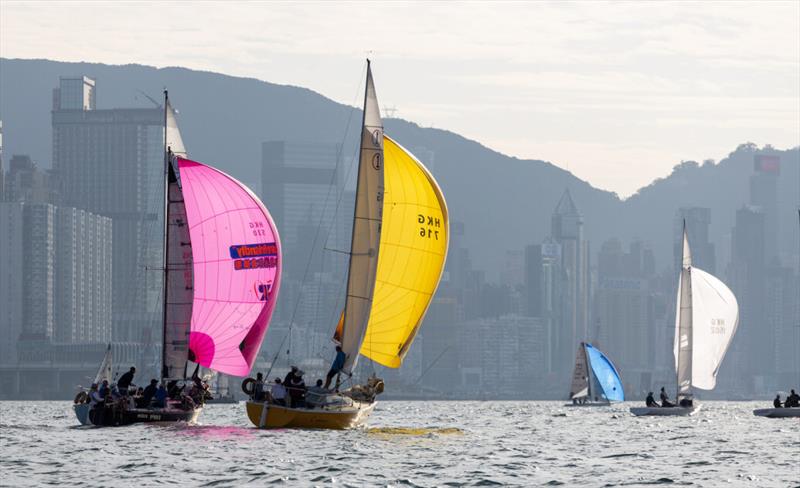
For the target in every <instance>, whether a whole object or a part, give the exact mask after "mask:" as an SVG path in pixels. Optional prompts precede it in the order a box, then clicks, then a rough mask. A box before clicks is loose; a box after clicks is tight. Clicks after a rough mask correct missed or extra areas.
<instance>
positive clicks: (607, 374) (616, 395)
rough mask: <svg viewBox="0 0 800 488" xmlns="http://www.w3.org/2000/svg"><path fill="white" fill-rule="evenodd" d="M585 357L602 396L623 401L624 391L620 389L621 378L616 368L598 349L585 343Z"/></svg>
mask: <svg viewBox="0 0 800 488" xmlns="http://www.w3.org/2000/svg"><path fill="white" fill-rule="evenodd" d="M585 347H586V358H587V359H588V361H589V365H590V366H591V368H592V373H593V374H594V378H595V380H596V381H597V384H598V385H599V386H600V389H601V390H602V395H603V397H604V398H605V399H606V400H608V401H610V402H623V401H625V392H624V391H623V389H622V380H621V379H620V377H619V373H618V372H617V368H615V367H614V365H613V364H612V363H611V360H610V359H608V358H607V357H606V355H605V354H603V353H602V352H601V351H600V350H599V349H597V348H596V347H594V346H592V345H591V344H586V346H585Z"/></svg>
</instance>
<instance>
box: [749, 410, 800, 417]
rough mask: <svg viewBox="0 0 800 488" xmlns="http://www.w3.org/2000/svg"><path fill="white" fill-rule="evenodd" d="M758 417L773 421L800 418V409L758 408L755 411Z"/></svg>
mask: <svg viewBox="0 0 800 488" xmlns="http://www.w3.org/2000/svg"><path fill="white" fill-rule="evenodd" d="M753 415H755V416H756V417H769V418H771V419H780V418H789V417H800V408H794V407H790V408H757V409H755V410H753Z"/></svg>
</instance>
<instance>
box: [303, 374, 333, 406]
mask: <svg viewBox="0 0 800 488" xmlns="http://www.w3.org/2000/svg"><path fill="white" fill-rule="evenodd" d="M328 393H330V391H329V390H326V389H325V388H323V387H322V380H317V384H316V385H314V386H312V387H309V388H308V391H307V392H306V405H308V406H309V407H311V408H314V407H319V406H322V405H324V404H325V397H327V396H328Z"/></svg>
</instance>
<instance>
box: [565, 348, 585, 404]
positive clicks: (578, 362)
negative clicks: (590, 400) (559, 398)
mask: <svg viewBox="0 0 800 488" xmlns="http://www.w3.org/2000/svg"><path fill="white" fill-rule="evenodd" d="M569 391H570V398H571V399H572V398H583V397H587V396H589V363H588V362H587V361H586V350H585V348H584V346H583V343H581V345H580V346H579V347H578V353H577V354H576V355H575V369H573V370H572V385H571V386H570V388H569Z"/></svg>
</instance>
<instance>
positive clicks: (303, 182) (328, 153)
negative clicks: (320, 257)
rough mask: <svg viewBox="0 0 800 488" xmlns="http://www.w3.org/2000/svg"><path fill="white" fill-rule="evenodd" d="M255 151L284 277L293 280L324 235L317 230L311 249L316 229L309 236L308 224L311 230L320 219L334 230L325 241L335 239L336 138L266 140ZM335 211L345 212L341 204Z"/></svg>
mask: <svg viewBox="0 0 800 488" xmlns="http://www.w3.org/2000/svg"><path fill="white" fill-rule="evenodd" d="M261 157H262V167H261V181H262V184H261V190H262V196H263V200H264V203H265V204H266V205H267V207H268V208H269V209H270V212H271V213H272V216H273V218H274V219H275V223H276V225H277V226H278V228H279V229H280V232H281V240H282V242H283V243H284V249H285V260H286V270H287V271H286V273H287V277H290V278H292V279H298V280H299V279H302V278H303V276H302V275H303V272H304V270H305V269H306V264H307V261H308V260H309V259H311V258H312V255H313V254H314V253H315V252H316V253H319V252H320V249H321V247H322V245H323V243H324V240H325V239H324V238H325V237H326V236H325V235H324V234H322V233H320V236H321V237H322V240H321V241H320V242H317V249H312V247H311V246H312V242H311V241H313V238H314V235H316V232H314V233H313V234H312V235H310V239H309V233H308V228H309V227H311V228H313V229H315V230H316V228H317V227H318V226H319V225H320V222H321V220H322V225H323V226H325V227H324V228H325V229H328V228H331V231H332V232H333V233H334V235H333V236H332V237H331V238H330V239H329V240H328V242H329V243H330V244H332V245H334V246H336V245H338V244H341V243H339V242H336V238H337V234H335V233H336V232H339V233H341V230H340V229H337V228H336V226H335V225H332V223H331V220H332V219H333V216H334V212H335V210H336V207H337V201H338V199H339V197H340V194H341V192H342V185H343V183H344V178H343V177H342V174H343V171H342V168H341V167H340V162H341V144H330V143H311V142H292V141H268V142H264V143H263V144H262V146H261ZM339 212H340V213H344V214H348V215H349V210H343V208H341V207H340V208H339ZM348 229H349V226H348ZM304 231H305V232H304ZM301 234H302V235H301ZM348 238H349V235H348ZM312 271H314V270H312Z"/></svg>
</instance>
